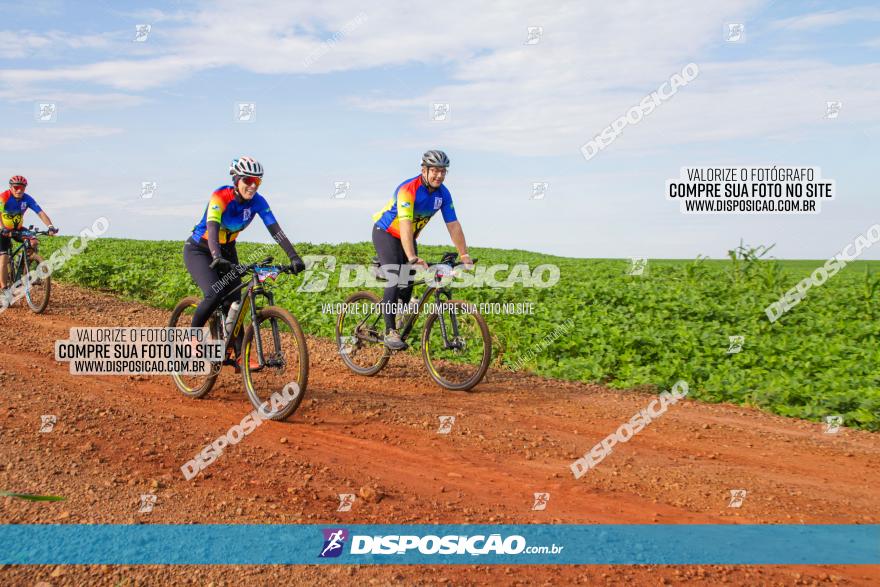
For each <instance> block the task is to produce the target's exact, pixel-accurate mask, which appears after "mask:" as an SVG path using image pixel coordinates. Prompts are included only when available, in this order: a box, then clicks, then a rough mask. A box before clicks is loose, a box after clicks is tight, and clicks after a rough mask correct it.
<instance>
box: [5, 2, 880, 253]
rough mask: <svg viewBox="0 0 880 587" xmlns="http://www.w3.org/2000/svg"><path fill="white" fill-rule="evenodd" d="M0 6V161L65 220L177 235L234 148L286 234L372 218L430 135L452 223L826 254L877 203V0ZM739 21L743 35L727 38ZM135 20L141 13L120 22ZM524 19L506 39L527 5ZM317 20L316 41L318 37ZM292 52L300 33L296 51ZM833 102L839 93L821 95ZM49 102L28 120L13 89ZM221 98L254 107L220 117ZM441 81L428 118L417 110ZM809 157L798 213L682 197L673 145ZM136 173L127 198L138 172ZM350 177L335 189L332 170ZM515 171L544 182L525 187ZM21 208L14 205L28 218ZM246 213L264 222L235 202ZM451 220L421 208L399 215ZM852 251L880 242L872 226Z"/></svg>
mask: <svg viewBox="0 0 880 587" xmlns="http://www.w3.org/2000/svg"><path fill="white" fill-rule="evenodd" d="M3 12H4V15H5V16H6V18H5V19H4V24H3V25H2V26H0V116H2V119H3V122H4V128H5V131H6V132H5V133H4V138H2V139H0V151H2V164H0V174H5V175H6V176H8V175H12V174H18V173H20V174H24V175H26V176H27V177H28V178H29V180H30V182H31V185H30V186H29V189H28V192H29V193H31V194H32V195H33V196H34V197H35V198H36V199H37V201H38V202H39V203H40V204H41V205H42V206H43V207H44V208H45V209H46V210H47V211H48V212H49V214H50V215H51V216H52V218H53V220H55V223H56V224H57V225H59V226H60V227H61V228H62V231H63V232H65V233H74V232H78V231H79V230H80V229H81V228H82V227H85V226H90V225H91V223H92V222H93V220H94V219H95V218H96V217H98V216H102V215H103V216H106V217H107V218H108V219H109V220H110V230H109V231H108V234H109V235H110V236H119V237H129V238H146V239H150V238H152V239H174V240H181V241H182V240H184V239H185V238H186V236H187V235H188V234H189V231H190V229H191V228H192V226H193V224H195V223H196V221H197V220H198V219H199V217H200V216H201V213H202V211H203V210H204V206H205V203H206V202H207V198H208V196H209V195H210V192H211V191H212V190H213V189H214V188H216V187H217V186H219V185H221V184H223V183H225V181H226V178H227V175H226V169H227V167H228V163H229V160H230V159H231V158H232V157H234V156H237V155H239V154H249V155H252V156H254V157H256V158H257V159H259V160H260V161H261V162H262V163H263V164H264V166H265V168H266V179H265V182H264V185H263V187H262V188H261V193H263V194H264V195H265V196H266V197H267V198H268V199H269V201H270V203H271V205H272V208H273V210H274V211H275V214H276V216H277V217H278V218H279V220H280V221H281V224H282V226H283V227H284V228H285V231H286V232H287V233H288V234H289V235H290V236H291V238H292V240H294V241H311V242H343V241H349V242H352V241H365V240H368V239H369V230H370V225H371V218H370V216H371V214H372V213H373V212H374V211H376V210H378V209H379V208H380V207H381V206H382V204H383V203H384V202H385V201H386V200H387V199H388V197H390V195H391V192H392V190H393V189H394V187H395V186H396V185H397V184H398V183H400V182H401V181H402V180H404V179H406V178H409V177H412V176H414V175H416V174H417V173H418V162H419V157H420V155H421V152H422V151H424V150H425V149H427V148H432V147H437V148H443V149H445V150H446V151H447V152H448V153H449V155H450V157H451V158H452V164H453V165H452V168H451V170H450V173H449V176H448V178H447V185H448V187H449V188H450V190H451V192H452V194H453V198H454V200H455V204H456V209H457V211H458V215H459V218H460V220H461V221H462V225H463V227H464V229H465V233H466V235H467V237H468V240H469V243H470V244H471V245H472V246H494V247H502V248H519V249H529V250H535V251H543V252H548V253H554V254H560V255H567V256H575V257H630V256H647V257H652V258H663V257H665V258H670V257H671V258H688V257H694V256H696V255H697V254H703V255H709V256H710V257H715V258H717V257H722V256H724V255H725V253H726V251H727V250H728V249H729V248H732V247H734V246H736V245H737V244H738V243H739V241H740V238H743V239H744V240H745V241H746V242H747V243H751V244H756V245H757V244H770V243H776V248H775V249H774V253H775V254H776V256H778V257H780V258H792V259H804V258H809V259H821V258H827V257H829V256H830V255H832V254H834V253H835V252H837V251H839V250H840V249H841V248H842V247H843V246H844V245H846V244H847V243H849V242H851V241H852V239H853V237H854V236H855V235H857V234H859V233H863V232H864V231H865V230H866V229H867V228H868V227H869V226H870V225H872V224H874V223H877V222H880V204H878V200H877V188H876V185H877V179H876V174H875V169H876V167H877V153H878V149H877V145H878V139H880V110H878V109H877V104H878V103H880V26H878V23H880V7H877V6H876V5H875V4H872V3H870V2H865V3H840V2H834V3H832V2H800V3H789V2H780V1H776V2H760V1H731V2H715V3H713V2H696V1H693V2H665V3H647V2H617V3H613V4H610V3H584V2H561V3H553V5H552V6H537V5H534V3H525V2H507V3H505V2H501V3H492V4H491V7H477V6H474V5H473V3H469V2H458V1H451V2H446V3H444V4H442V5H441V6H439V8H438V5H437V4H436V3H418V2H415V3H414V2H402V1H401V2H397V1H390V2H377V3H364V2H348V1H342V2H335V3H333V4H332V5H329V6H316V5H314V4H313V3H306V2H294V3H278V4H277V5H276V4H274V3H272V2H251V3H247V2H225V1H221V2H204V3H200V2H174V3H149V4H148V3H142V2H138V3H130V4H125V3H120V2H92V3H66V2H41V1H36V2H28V3H27V4H25V5H22V4H17V3H16V4H13V3H7V4H5V5H4V6H3ZM727 23H743V24H744V25H745V40H744V41H743V42H739V43H730V42H727V41H726V40H725V27H726V24H727ZM136 24H150V25H151V27H152V28H151V30H150V34H149V36H148V38H147V40H146V41H145V42H133V39H134V37H135V25H136ZM529 26H541V27H543V36H542V38H541V40H540V42H539V43H537V44H534V45H526V44H525V40H526V37H527V28H528V27H529ZM328 40H331V41H332V42H331V43H330V44H325V43H326V42H327V41H328ZM310 56H311V57H310ZM689 62H694V63H697V64H698V65H699V67H700V75H699V77H698V78H697V79H695V80H694V81H693V82H692V83H690V84H688V85H687V86H686V87H684V88H681V89H680V90H679V92H678V93H677V94H676V95H675V96H674V97H673V98H672V99H671V100H669V101H667V102H665V103H663V104H662V105H661V106H659V107H658V108H657V109H656V110H655V112H653V113H652V114H651V115H650V116H648V117H646V118H645V119H643V120H642V121H641V122H640V123H639V124H637V125H634V126H631V127H628V128H627V129H626V130H625V131H624V132H623V134H621V135H620V136H619V137H618V138H617V139H616V140H615V142H614V143H613V144H612V145H611V146H609V147H608V148H606V149H605V150H603V151H602V152H601V153H599V154H598V155H597V156H596V157H594V158H592V159H590V160H589V161H587V160H585V159H584V157H583V156H582V155H581V153H580V150H579V148H580V146H581V145H582V144H583V143H585V142H586V141H587V140H589V139H590V138H592V137H593V136H594V135H595V134H597V133H599V132H600V131H601V130H602V129H603V128H604V127H606V126H608V125H609V124H610V123H611V122H612V121H613V120H614V119H616V118H617V117H619V116H620V115H622V114H623V113H624V112H625V111H626V110H627V109H629V108H630V107H631V106H633V105H636V104H638V102H639V100H641V98H642V97H644V96H645V95H647V94H649V93H650V92H652V91H654V90H656V89H657V87H658V86H659V85H660V84H661V83H663V82H664V81H666V80H668V79H669V77H670V76H671V75H672V74H674V73H676V72H679V71H680V70H681V68H682V67H683V66H684V65H685V64H687V63H689ZM829 100H839V101H841V102H842V104H843V105H842V108H841V111H840V115H839V117H838V118H836V119H831V120H829V119H825V118H824V113H825V103H826V101H829ZM39 102H51V103H55V104H57V120H56V121H55V122H38V121H37V120H36V117H35V115H34V108H35V103H39ZM237 102H253V103H255V104H256V120H255V121H254V122H250V123H243V122H237V121H236V120H235V118H234V112H235V108H236V103H237ZM434 102H448V103H449V104H450V109H451V115H450V117H449V120H446V121H443V122H435V121H432V120H430V116H429V114H430V105H431V104H432V103H434ZM722 165H737V166H741V165H756V166H757V165H760V166H773V165H777V166H784V165H796V166H807V167H820V168H821V169H822V173H823V176H824V177H827V178H832V179H834V180H835V181H836V182H837V189H838V197H837V198H836V199H835V200H834V201H830V202H825V203H824V205H823V207H822V212H821V214H819V215H815V216H797V215H779V216H714V215H713V216H708V215H701V216H685V215H683V214H681V213H680V212H679V210H678V205H677V204H675V203H673V202H668V201H666V200H665V199H664V184H665V181H666V180H667V179H670V178H673V177H677V176H678V172H679V168H681V167H683V166H722ZM145 181H155V182H156V183H157V186H158V187H157V191H156V192H155V194H154V196H153V197H152V198H150V199H143V198H141V184H142V182H145ZM336 181H348V182H351V189H350V191H349V193H348V195H347V197H346V198H344V199H333V198H331V196H332V194H333V191H334V182H336ZM532 182H548V184H549V188H548V191H547V194H546V196H545V197H544V199H542V200H534V199H530V194H531V185H532ZM33 220H34V221H36V218H35V217H34V218H33ZM242 236H243V238H244V239H245V240H254V241H268V240H269V238H268V235H267V234H266V231H265V230H264V229H263V228H262V227H261V226H260V225H259V223H255V224H253V225H252V226H251V227H250V228H249V229H248V231H247V232H246V233H244V234H243V235H242ZM421 240H422V241H423V242H427V243H445V242H448V235H447V234H446V231H445V229H444V227H443V225H442V222H441V221H440V220H439V219H435V221H434V222H432V223H431V224H430V225H429V226H428V228H427V229H426V230H425V232H424V233H423V237H422V239H421ZM862 258H864V259H880V245H878V246H876V247H874V248H872V249H868V250H867V252H866V253H865V254H864V255H863V257H862Z"/></svg>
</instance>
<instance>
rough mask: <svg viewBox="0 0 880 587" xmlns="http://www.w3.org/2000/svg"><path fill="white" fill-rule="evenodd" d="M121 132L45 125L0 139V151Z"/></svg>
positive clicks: (95, 128) (98, 128) (18, 149)
mask: <svg viewBox="0 0 880 587" xmlns="http://www.w3.org/2000/svg"><path fill="white" fill-rule="evenodd" d="M121 132H122V129H121V128H108V127H101V126H90V125H83V126H57V125H56V123H47V124H45V125H43V126H39V127H37V128H29V129H24V130H18V131H16V132H15V133H11V134H6V135H4V136H2V137H0V151H29V150H33V149H45V148H47V147H51V146H53V145H58V144H61V143H67V142H70V141H78V140H83V139H92V138H101V137H108V136H112V135H115V134H119V133H121Z"/></svg>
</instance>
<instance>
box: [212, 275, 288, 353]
mask: <svg viewBox="0 0 880 587" xmlns="http://www.w3.org/2000/svg"><path fill="white" fill-rule="evenodd" d="M258 271H259V269H257V268H255V269H254V272H253V273H251V276H250V279H249V280H248V281H246V282H242V283H241V284H239V285H237V286H235V288H234V289H233V290H232V291H230V292H229V293H228V294H227V295H225V296H224V297H223V300H222V301H221V302H220V306H219V307H218V308H217V310H216V315H217V316H218V319H219V320H220V324H222V325H223V339H224V343H225V344H224V346H223V353H224V355H225V354H226V352H227V351H228V349H229V345H230V344H232V343H233V342H234V341H235V340H236V339H237V338H238V335H239V332H241V331H242V328H244V324H245V315H246V313H248V312H250V323H251V325H252V326H253V328H254V341H255V342H256V346H257V359H258V361H259V367H260V368H262V367H265V366H267V365H269V366H278V365H276V364H275V360H274V359H272V360H270V361H266V360H265V357H264V356H263V340H262V336H261V335H260V330H259V328H257V326H258V323H257V311H258V307H257V296H258V295H259V296H263V297H264V298H266V301H267V302H268V305H270V306H273V305H275V295H274V294H273V293H272V292H271V290H268V289H266V288H265V287H263V285H262V282H261V281H260V280H259V278H258V277H257V272H258ZM242 290H245V291H243V292H242ZM239 292H242V293H241V295H240V296H238V295H237V294H238V293H239ZM232 296H236V297H237V299H238V301H239V302H240V303H241V307H240V308H239V311H238V317H237V318H236V319H235V324H233V325H232V329H231V330H230V332H228V333H227V332H226V316H225V315H224V314H223V302H225V301H226V300H228V299H229V298H230V297H232ZM272 339H273V341H274V342H275V348H276V349H277V348H281V334H280V332H279V331H278V324H277V323H276V322H275V321H274V320H273V321H272Z"/></svg>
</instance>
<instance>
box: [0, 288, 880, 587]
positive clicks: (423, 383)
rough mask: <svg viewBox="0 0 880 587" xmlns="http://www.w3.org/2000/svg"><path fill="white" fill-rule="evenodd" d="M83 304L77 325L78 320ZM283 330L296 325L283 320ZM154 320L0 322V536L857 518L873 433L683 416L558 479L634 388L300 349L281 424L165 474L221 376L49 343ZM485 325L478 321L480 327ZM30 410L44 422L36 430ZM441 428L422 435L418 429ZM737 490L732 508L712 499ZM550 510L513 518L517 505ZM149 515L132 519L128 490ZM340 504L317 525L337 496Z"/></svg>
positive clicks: (99, 307)
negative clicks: (86, 368) (192, 388)
mask: <svg viewBox="0 0 880 587" xmlns="http://www.w3.org/2000/svg"><path fill="white" fill-rule="evenodd" d="M89 308H96V309H89ZM291 310H292V311H293V312H294V313H296V308H291ZM167 316H168V314H167V313H166V312H163V311H159V310H155V309H152V308H148V307H145V306H143V305H140V304H137V303H133V302H123V301H120V300H118V299H116V298H114V297H112V296H109V295H104V294H101V293H96V292H94V291H89V290H84V289H81V288H76V287H73V286H67V285H56V286H55V288H53V292H52V300H51V303H50V306H49V308H48V310H47V311H46V313H45V314H43V315H34V314H31V313H30V312H29V311H27V310H26V309H24V308H22V307H21V306H20V305H17V306H15V307H13V308H11V309H9V310H7V311H6V312H4V313H2V314H0V326H2V328H3V332H4V333H5V336H4V342H3V345H2V347H0V370H2V371H0V387H2V394H0V489H5V490H10V491H19V492H29V493H48V494H58V495H64V496H65V497H66V498H67V499H66V501H63V502H57V503H47V502H43V503H31V502H25V501H21V500H17V499H13V498H8V497H7V498H0V522H2V523H113V524H131V523H144V524H149V523H287V524H294V523H307V524H340V523H478V522H479V523H639V524H651V523H661V524H665V523H799V522H801V521H803V522H804V523H860V524H864V523H875V524H876V523H878V522H880V491H878V490H877V487H880V466H878V465H880V435H877V434H870V433H867V432H858V431H852V430H846V429H842V430H841V432H840V433H838V434H835V435H830V434H824V433H823V428H822V425H820V424H816V423H807V422H802V421H798V420H790V419H785V418H781V417H777V416H772V415H768V414H765V413H762V412H759V411H757V410H753V409H748V408H743V407H738V406H731V405H706V404H701V403H698V402H694V401H690V400H684V401H681V402H679V403H678V404H676V405H675V406H673V407H671V408H670V409H669V411H668V412H667V413H666V414H665V415H664V416H662V418H660V419H658V420H656V421H655V422H653V423H652V424H651V425H650V426H648V427H647V428H645V430H643V431H642V432H641V433H640V434H639V435H637V436H636V437H634V438H633V439H632V440H630V441H629V442H628V443H627V444H625V445H619V446H618V447H617V448H615V450H614V452H613V454H611V455H610V456H608V457H607V458H606V459H605V460H604V461H603V462H602V463H601V464H600V465H598V467H596V468H595V469H594V470H592V471H590V472H589V473H588V474H587V475H586V476H585V477H583V478H581V479H578V480H575V479H574V478H573V476H572V474H571V472H570V470H569V464H570V463H571V462H572V461H573V460H574V459H575V458H577V457H579V456H581V455H583V453H584V452H586V451H588V450H589V449H590V448H591V447H592V446H593V445H594V444H596V443H597V442H598V441H599V440H601V439H602V438H603V437H605V436H606V435H608V434H609V433H610V432H613V431H614V430H615V429H616V428H617V427H618V426H619V425H620V424H621V423H622V422H625V421H627V420H629V418H630V417H631V416H632V415H633V414H635V413H636V412H637V411H638V410H639V409H640V408H643V407H645V406H646V405H647V403H648V401H650V399H651V398H650V396H648V395H645V394H641V393H636V392H619V391H611V390H607V389H605V388H602V387H600V386H597V385H587V384H578V383H570V382H559V381H552V380H546V379H542V378H538V377H533V376H530V375H525V374H511V373H507V372H498V371H490V373H489V375H488V377H487V380H486V382H484V383H483V384H481V385H480V386H478V387H477V388H476V393H472V394H465V393H453V392H448V391H443V390H441V389H440V388H438V387H436V386H435V385H434V384H433V383H432V382H431V380H430V379H429V377H428V376H427V374H426V373H425V371H424V367H423V366H422V364H421V362H420V360H419V359H418V358H411V357H401V356H397V357H395V358H393V359H392V362H391V364H390V365H389V366H388V367H387V368H386V370H385V371H383V372H382V373H381V374H380V375H379V376H377V377H374V378H364V377H359V376H355V375H353V374H350V373H349V372H348V371H347V370H346V369H345V368H344V366H343V365H342V362H341V361H340V360H339V358H338V356H337V354H336V352H335V348H334V346H333V345H332V344H331V343H329V342H327V341H322V340H318V339H315V338H310V339H309V352H310V358H311V375H310V380H309V386H308V391H307V396H306V399H305V401H304V402H303V405H302V406H301V408H300V409H299V411H298V412H297V414H296V415H295V416H294V418H293V419H292V421H291V422H289V423H275V422H267V423H265V424H264V425H262V426H260V427H259V428H257V429H256V430H255V431H254V432H253V433H252V434H251V435H250V436H248V437H247V438H246V439H244V440H243V441H242V442H240V443H239V444H238V445H236V446H233V447H230V448H228V449H227V450H226V451H225V453H224V455H223V457H222V458H221V459H219V460H218V461H216V462H215V463H213V464H212V465H211V466H210V467H209V468H208V469H207V470H205V471H204V472H202V473H201V474H200V475H199V476H197V477H196V478H195V479H193V480H192V481H186V480H185V479H184V477H183V475H182V474H181V472H180V466H181V465H182V464H183V463H184V462H186V461H188V460H189V459H191V458H193V456H194V455H195V454H196V453H197V452H198V451H199V450H200V449H201V448H202V447H203V446H204V445H205V444H207V443H209V442H211V441H212V440H213V439H215V438H216V437H217V436H219V435H220V434H223V433H225V432H226V430H228V429H229V427H230V426H231V425H233V424H235V423H238V422H239V421H240V420H241V419H242V417H243V416H244V415H245V414H246V413H247V412H248V411H250V409H251V408H250V404H249V403H248V402H247V399H246V397H245V396H244V393H243V391H242V386H241V380H240V376H238V375H235V374H234V373H233V372H232V371H231V369H227V371H228V372H225V373H223V374H222V375H221V377H220V379H219V381H218V384H217V386H216V387H215V388H214V390H213V391H212V392H211V393H210V394H209V395H208V396H207V397H206V398H205V399H203V400H191V399H187V398H185V397H183V396H182V395H180V394H179V393H178V392H177V391H176V390H175V389H174V387H173V386H172V384H171V382H170V378H168V377H146V376H104V377H93V376H74V375H70V374H69V372H68V365H67V364H66V363H59V362H56V361H55V360H54V341H55V340H56V339H61V338H67V335H68V330H69V328H70V327H71V326H159V325H164V324H165V322H166V321H167ZM490 326H491V324H490ZM44 414H52V415H55V416H56V417H57V423H56V424H55V426H54V429H53V430H52V432H49V433H45V432H44V433H41V432H39V429H40V423H41V419H40V416H41V415H44ZM440 416H455V417H456V420H455V423H454V425H453V427H452V430H451V432H449V433H448V434H445V435H444V434H438V433H437V428H438V417H440ZM732 489H745V490H746V491H747V494H746V497H745V499H744V501H743V503H742V506H741V507H740V508H731V507H728V504H729V502H730V490H732ZM535 492H548V493H550V500H549V503H548V506H547V509H546V510H544V511H533V510H532V505H533V503H534V498H533V494H534V493H535ZM150 493H152V494H154V495H156V496H157V501H156V504H155V507H154V509H153V511H152V512H149V513H138V508H139V507H140V495H141V494H150ZM340 493H353V494H356V495H357V499H356V501H355V502H354V505H353V507H352V509H351V511H349V512H337V511H336V510H337V507H338V505H339V498H338V494H340ZM242 580H248V581H250V582H252V583H254V584H279V583H280V584H293V583H299V582H308V583H310V584H331V583H333V584H337V585H338V584H349V583H356V584H389V583H397V582H401V581H402V582H405V583H407V584H410V583H415V582H418V583H432V584H446V583H454V584H483V583H492V584H544V583H551V582H552V583H553V584H565V583H583V584H596V583H598V584H606V583H609V584H624V583H627V584H633V583H635V584H684V583H702V584H717V583H722V582H727V583H731V584H768V585H771V584H786V585H787V584H797V583H800V584H814V583H825V582H828V583H840V584H871V583H873V584H877V582H878V581H880V569H878V568H877V567H779V566H773V567H724V566H687V567H685V566H681V567H676V566H665V567H644V566H633V567H610V566H591V567H564V566H557V567H495V566H446V567H444V566H432V567H403V566H397V567H391V566H383V567H351V566H339V567H320V568H318V567H311V566H309V567H281V566H249V567H137V566H127V567H116V566H114V567H106V566H104V567H102V566H86V567H72V566H71V567H17V566H12V567H9V566H7V567H6V568H4V569H2V570H0V583H2V584H4V585H18V584H21V585H33V584H35V583H37V582H39V581H46V582H48V583H49V584H51V585H66V584H70V585H80V584H83V583H85V582H89V583H99V584H108V585H110V584H112V585H116V584H119V583H120V582H123V584H125V585H130V584H171V583H172V582H174V583H178V582H179V583H183V582H191V583H195V584H202V585H207V584H209V583H213V584H214V585H223V584H237V583H239V582H240V581H242Z"/></svg>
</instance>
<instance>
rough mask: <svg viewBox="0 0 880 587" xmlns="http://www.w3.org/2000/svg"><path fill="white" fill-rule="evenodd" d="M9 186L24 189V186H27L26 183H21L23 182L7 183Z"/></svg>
mask: <svg viewBox="0 0 880 587" xmlns="http://www.w3.org/2000/svg"><path fill="white" fill-rule="evenodd" d="M9 187H11V188H21V189H24V188H26V187H27V184H23V183H11V184H9Z"/></svg>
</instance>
